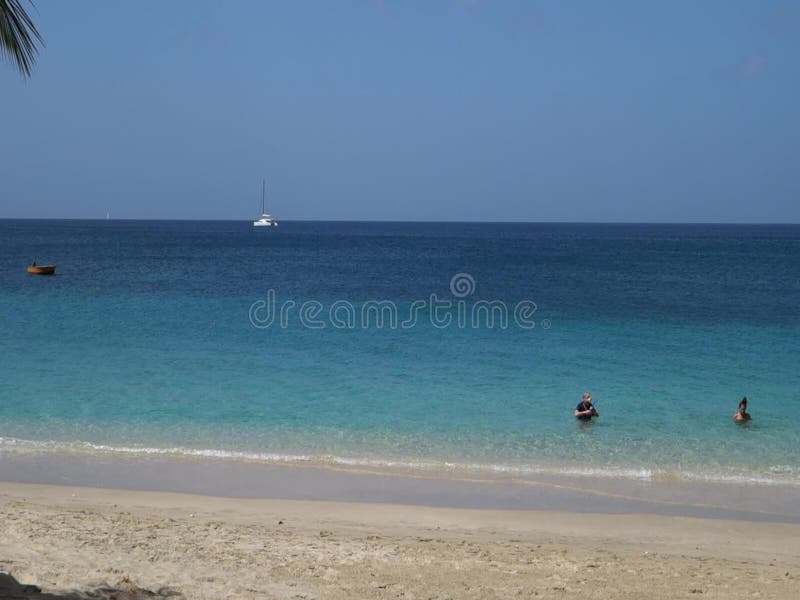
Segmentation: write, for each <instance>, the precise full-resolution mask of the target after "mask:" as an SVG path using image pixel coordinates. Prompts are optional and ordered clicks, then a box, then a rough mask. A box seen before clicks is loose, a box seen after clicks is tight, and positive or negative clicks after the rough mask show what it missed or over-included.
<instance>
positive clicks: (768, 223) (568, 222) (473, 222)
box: [0, 217, 800, 226]
mask: <svg viewBox="0 0 800 600" xmlns="http://www.w3.org/2000/svg"><path fill="white" fill-rule="evenodd" d="M0 221H102V222H107V221H118V222H125V221H128V222H143V221H144V222H163V221H169V222H175V223H192V222H196V223H243V222H244V223H247V222H251V221H252V219H250V218H240V219H176V218H154V217H144V218H111V219H107V218H104V217H0ZM280 222H284V223H409V224H412V223H413V224H458V225H753V226H793V225H800V221H789V222H775V221H577V220H574V221H573V220H564V221H557V220H546V221H525V220H502V221H478V220H469V221H458V220H456V221H442V220H395V219H281V221H280Z"/></svg>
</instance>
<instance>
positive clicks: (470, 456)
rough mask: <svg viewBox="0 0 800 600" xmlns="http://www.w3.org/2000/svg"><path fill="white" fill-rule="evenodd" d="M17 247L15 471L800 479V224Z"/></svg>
mask: <svg viewBox="0 0 800 600" xmlns="http://www.w3.org/2000/svg"><path fill="white" fill-rule="evenodd" d="M0 251H1V252H0V320H1V321H0V323H1V326H2V356H3V358H2V364H0V375H1V376H0V455H2V453H3V452H83V453H91V454H105V453H109V452H124V453H144V454H148V453H167V454H173V453H174V454H180V455H187V454H188V455H207V456H218V457H221V458H229V459H231V460H236V459H242V458H247V459H251V460H263V461H277V460H303V461H318V462H333V463H341V464H369V465H388V464H398V465H403V466H405V467H408V468H418V469H428V468H437V469H439V468H449V469H464V468H469V469H477V470H486V471H491V472H510V473H529V472H553V473H577V474H581V473H585V474H598V475H609V476H614V477H635V478H644V479H649V478H659V477H664V478H671V477H683V478H698V479H712V480H731V481H760V482H774V483H788V484H792V485H800V458H798V456H797V455H796V452H795V451H796V448H798V447H800V434H799V433H798V429H797V426H798V422H797V419H796V417H795V416H794V415H795V413H797V412H798V410H800V398H798V387H799V386H798V375H797V374H798V372H799V371H798V365H800V344H798V333H799V332H800V315H798V310H797V307H798V303H799V302H800V227H796V226H784V227H769V226H752V227H744V226H699V225H697V226H679V225H659V226H655V225H556V224H553V225H535V224H530V225H523V224H518V225H516V224H515V225H511V224H505V225H500V224H485V225H477V224H402V223H381V224H379V223H299V222H298V223H291V222H288V223H282V224H281V226H280V227H279V228H278V229H277V230H270V231H261V230H254V229H253V228H252V227H251V226H250V224H249V223H236V222H126V221H121V222H117V221H110V222H90V221H0ZM32 257H36V258H37V259H38V260H39V262H40V263H44V262H50V261H52V262H56V263H58V265H59V266H58V275H56V276H55V277H52V278H44V277H30V276H28V275H26V274H25V271H24V267H25V265H26V264H27V262H28V261H29V260H30V259H31V258H32ZM458 274H461V275H459V278H458V280H457V281H456V282H453V281H452V279H453V277H454V276H456V275H458ZM459 282H460V283H459ZM451 283H452V284H453V287H452V288H451ZM461 284H463V286H462V285H461ZM270 290H272V292H270ZM272 293H274V298H275V307H276V310H277V312H278V313H279V312H280V311H279V309H280V307H281V306H283V307H284V309H286V308H287V307H288V306H289V305H288V304H287V302H290V301H291V302H294V305H292V306H291V308H290V309H289V312H288V313H287V315H288V317H287V318H286V322H285V324H284V323H281V322H280V321H281V320H280V318H279V317H280V315H279V314H278V315H276V318H275V320H274V321H273V322H272V323H271V324H269V326H266V325H267V324H268V323H267V320H268V315H269V307H268V306H265V304H264V303H265V302H267V301H268V300H270V298H271V294H272ZM431 294H436V299H437V302H441V303H444V302H447V301H449V302H451V303H452V304H451V305H450V307H449V308H445V307H444V306H443V305H442V306H439V308H438V309H436V310H438V312H437V313H436V314H435V315H434V314H433V313H434V312H435V311H434V309H433V308H432V302H431V298H430V297H431ZM259 301H262V303H261V304H256V305H254V303H257V302H259ZM309 301H315V302H318V303H319V304H318V305H314V304H307V305H306V306H307V307H310V308H309V310H310V311H311V313H314V311H315V310H316V313H315V315H316V316H314V315H310V314H306V315H305V316H302V315H301V314H300V311H301V308H300V307H301V306H302V305H303V303H304V302H306V303H308V302H309ZM370 301H390V302H392V303H393V304H391V305H389V306H390V307H393V308H387V309H386V310H388V311H389V312H388V313H384V316H385V317H386V318H387V321H386V322H385V323H384V326H383V327H379V326H377V324H376V322H375V320H376V313H374V312H373V313H369V315H370V320H369V321H367V322H366V323H365V322H363V321H364V319H363V315H364V313H363V310H364V306H365V303H369V302H370ZM423 301H424V302H426V303H427V304H426V305H425V306H422V307H421V308H420V307H418V308H417V310H416V313H415V312H414V309H413V306H414V303H415V302H418V303H419V302H423ZM479 301H497V302H496V303H495V304H494V306H499V304H498V303H500V302H502V305H503V306H505V307H508V311H509V312H508V317H509V318H508V324H507V327H506V328H502V327H500V326H499V317H498V320H497V321H496V322H495V323H494V324H490V323H489V322H488V321H487V318H486V316H487V312H486V311H484V312H480V311H477V312H475V311H476V309H475V303H476V302H479ZM531 302H535V304H536V310H535V311H533V312H532V313H531V314H530V315H527V316H526V317H525V318H524V319H519V320H515V319H514V313H513V311H514V308H515V307H518V306H525V307H528V308H530V309H531V310H532V308H531V307H532V304H530V303H531ZM520 303H522V304H520ZM335 306H339V307H340V309H341V310H340V311H339V312H337V313H336V315H338V316H340V317H341V316H342V315H345V316H346V315H348V314H350V315H354V316H355V320H356V323H355V326H354V327H352V328H350V327H340V325H342V323H340V322H338V321H336V320H335V319H334V318H333V317H334V316H335V315H333V313H332V312H331V308H332V307H335ZM382 306H386V305H382ZM459 310H463V311H464V312H463V314H464V315H466V318H464V319H462V321H463V322H459V319H460V317H459V314H460V313H459V312H458V311H459ZM497 310H499V308H498V309H497ZM392 311H395V312H394V314H396V315H397V317H398V324H397V327H395V328H393V327H391V326H389V325H390V323H389V316H390V313H391V312H392ZM412 314H416V317H417V321H416V324H414V325H413V326H411V325H410V321H409V319H410V316H411V315H412ZM473 314H477V315H478V318H477V321H476V323H472V320H471V317H472V316H473ZM495 314H496V315H497V313H495ZM447 315H450V317H451V321H450V323H449V324H444V322H443V319H444V318H445V317H446V316H447ZM403 322H406V325H408V326H406V327H404V326H403V325H402V324H403ZM520 323H521V324H520ZM284 325H285V326H284ZM531 326H532V328H530V327H531ZM316 327H319V328H316ZM584 389H588V390H590V391H591V392H592V394H593V396H594V397H595V398H599V402H598V409H599V410H600V412H601V417H600V418H599V419H597V420H595V422H593V423H591V424H590V425H588V426H587V425H582V424H579V423H576V422H575V420H574V419H573V417H572V410H573V408H574V406H575V404H576V403H577V402H578V400H579V398H580V393H581V392H582V391H583V390H584ZM745 394H746V395H747V396H748V397H749V398H750V402H751V405H750V410H751V412H752V413H753V415H754V420H753V422H752V423H750V424H749V425H748V426H746V427H741V426H738V425H736V424H734V423H733V422H732V421H731V414H732V413H733V412H734V411H735V409H736V405H737V403H738V400H739V399H740V397H741V396H742V395H745Z"/></svg>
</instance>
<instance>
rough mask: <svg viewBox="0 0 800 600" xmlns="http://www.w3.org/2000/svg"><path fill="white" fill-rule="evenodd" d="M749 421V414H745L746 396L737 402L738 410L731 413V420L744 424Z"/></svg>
mask: <svg viewBox="0 0 800 600" xmlns="http://www.w3.org/2000/svg"><path fill="white" fill-rule="evenodd" d="M750 419H752V417H751V416H750V413H749V412H747V396H745V397H744V398H742V401H741V402H739V410H737V411H736V412H735V413H733V420H734V421H740V422H744V421H749V420H750Z"/></svg>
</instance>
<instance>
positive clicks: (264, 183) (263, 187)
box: [261, 179, 267, 215]
mask: <svg viewBox="0 0 800 600" xmlns="http://www.w3.org/2000/svg"><path fill="white" fill-rule="evenodd" d="M266 195H267V180H266V179H262V180H261V214H262V215H263V214H265V212H266V211H265V210H264V197H265V196H266Z"/></svg>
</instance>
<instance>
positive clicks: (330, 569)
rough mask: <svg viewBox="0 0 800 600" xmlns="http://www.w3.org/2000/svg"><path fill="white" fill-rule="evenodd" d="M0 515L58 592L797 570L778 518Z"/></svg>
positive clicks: (116, 503)
mask: <svg viewBox="0 0 800 600" xmlns="http://www.w3.org/2000/svg"><path fill="white" fill-rule="evenodd" d="M0 517H2V519H1V520H0V522H2V523H4V535H3V536H0V571H3V572H7V573H9V574H10V575H11V576H12V577H14V579H15V580H16V581H19V582H20V583H23V584H32V585H36V586H40V587H41V588H43V589H44V590H45V591H46V592H51V593H59V594H64V596H60V597H72V596H67V595H66V594H67V593H76V591H77V592H81V593H87V592H92V593H94V592H96V591H97V590H103V589H105V590H111V592H108V595H107V596H103V595H99V596H97V597H102V598H106V597H108V598H110V597H112V595H111V594H112V592H113V593H116V594H117V595H118V597H123V598H125V597H128V596H124V595H122V596H120V595H119V590H123V591H124V590H126V589H127V590H130V588H131V586H134V587H135V588H136V589H138V590H140V591H141V590H152V591H154V594H155V597H169V594H174V596H172V597H174V598H198V599H201V600H202V599H206V598H208V599H211V598H215V599H218V598H221V597H230V598H256V597H259V598H260V597H269V598H301V597H302V598H352V597H361V598H390V597H398V596H405V597H459V598H487V597H489V598H495V597H496V598H506V597H510V596H513V595H520V596H522V597H530V596H541V597H554V598H555V597H558V598H564V597H574V598H578V597H586V596H587V595H590V596H591V597H593V598H601V599H609V600H610V599H611V598H618V597H620V595H624V594H629V595H630V597H644V596H646V597H650V598H684V597H685V598H696V597H697V596H696V595H695V594H699V593H702V594H704V596H703V597H712V598H713V597H718V598H752V597H757V596H761V597H769V598H792V597H793V595H794V594H795V593H796V589H797V585H798V581H800V525H787V524H779V523H763V522H761V523H754V522H744V521H730V520H722V519H698V518H692V517H674V516H673V517H670V516H659V515H611V514H590V513H583V514H576V513H571V512H565V511H534V510H489V509H482V510H474V509H464V508H434V507H426V506H412V505H403V504H388V503H383V504H382V503H363V502H328V501H304V500H278V499H241V498H221V497H213V496H199V495H190V494H177V493H167V492H142V491H135V492H134V491H128V490H112V489H102V488H89V487H75V486H54V485H35V484H18V483H0ZM126 586H128V587H126ZM144 595H146V594H144ZM20 597H22V598H38V597H40V596H36V595H34V594H33V593H31V595H29V596H28V595H20ZM74 597H78V596H77V595H76V596H74ZM130 597H134V596H133V595H131V596H130ZM136 597H139V596H136Z"/></svg>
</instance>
